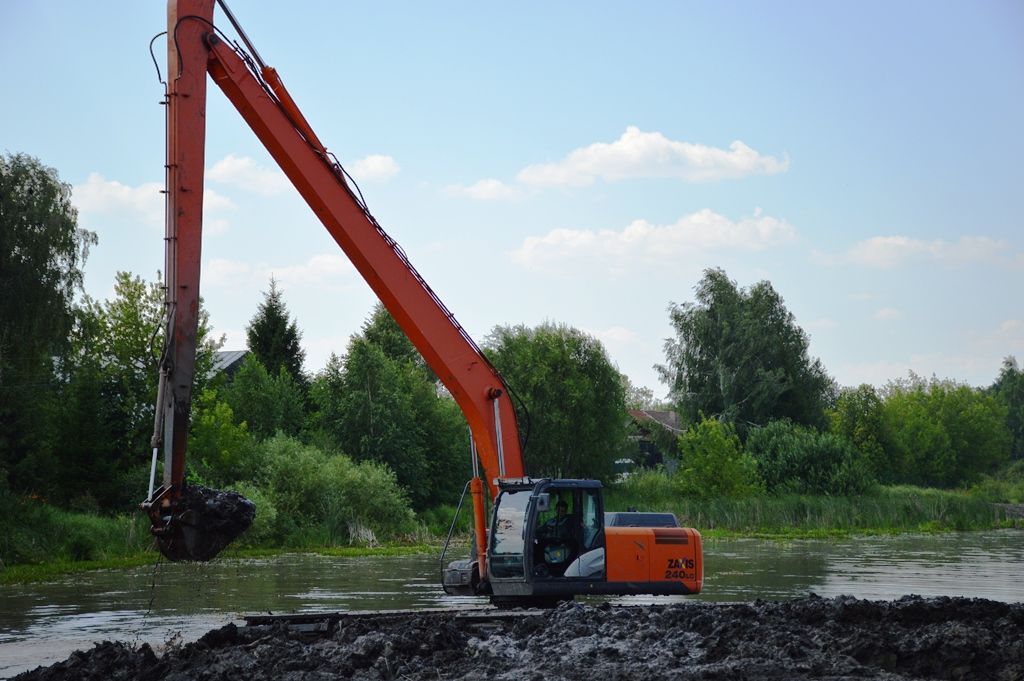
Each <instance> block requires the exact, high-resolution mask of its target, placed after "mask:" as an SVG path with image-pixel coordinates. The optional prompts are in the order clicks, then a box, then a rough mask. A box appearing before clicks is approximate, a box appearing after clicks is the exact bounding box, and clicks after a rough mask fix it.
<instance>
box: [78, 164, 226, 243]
mask: <svg viewBox="0 0 1024 681" xmlns="http://www.w3.org/2000/svg"><path fill="white" fill-rule="evenodd" d="M163 188H164V185H163V184H162V183H160V182H146V183H143V184H140V185H138V186H137V187H132V186H130V185H126V184H123V183H121V182H118V181H117V180H108V179H107V178H105V177H103V176H102V175H100V174H99V173H90V174H89V177H88V178H87V179H86V181H85V183H84V184H80V185H75V187H74V188H73V189H72V192H71V196H72V202H73V203H74V204H75V207H76V208H78V211H79V213H80V214H81V215H82V217H83V219H84V221H86V222H88V221H89V220H92V219H94V218H96V217H99V216H103V217H110V216H115V217H120V218H122V219H125V220H138V221H140V222H142V223H144V224H146V225H149V226H152V227H162V226H163V224H164V194H163V193H162V192H163ZM203 202H204V212H206V213H209V212H212V211H217V210H227V209H232V208H234V207H235V204H234V203H233V202H232V201H231V199H229V198H227V197H226V196H224V195H222V194H218V193H217V192H216V191H214V190H212V189H210V188H207V189H206V190H205V191H204V193H203ZM227 228H228V222H227V221H226V220H224V219H223V218H219V219H213V218H210V217H209V216H208V215H204V229H206V231H207V233H213V234H219V233H221V232H224V231H226V230H227Z"/></svg>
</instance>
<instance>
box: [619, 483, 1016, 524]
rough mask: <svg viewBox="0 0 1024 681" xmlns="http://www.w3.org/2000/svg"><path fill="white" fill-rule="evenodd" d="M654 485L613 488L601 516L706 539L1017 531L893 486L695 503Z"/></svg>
mask: <svg viewBox="0 0 1024 681" xmlns="http://www.w3.org/2000/svg"><path fill="white" fill-rule="evenodd" d="M651 477H653V476H651ZM652 482H654V483H655V484H653V485H646V486H645V485H639V484H631V485H622V486H617V487H612V488H611V489H609V490H608V492H607V495H606V501H605V508H606V509H607V510H611V511H619V510H625V509H627V508H630V507H635V508H637V509H639V510H652V511H671V512H673V513H675V514H676V516H677V517H678V518H679V520H680V522H681V523H683V524H684V525H687V526H690V527H694V528H696V529H698V530H699V531H700V532H701V533H702V534H706V535H707V536H709V537H714V536H719V537H730V536H742V537H768V538H795V537H842V536H849V535H854V534H896V533H900V532H945V531H953V530H987V529H994V528H999V527H1012V526H1014V523H1015V521H1013V520H1008V519H1006V518H1003V517H1001V516H1000V514H998V513H997V512H996V510H995V509H994V508H993V506H992V504H991V503H990V502H989V501H988V500H986V499H984V498H982V497H980V496H978V495H972V494H970V493H968V492H962V491H947V490H936V489H925V488H918V487H908V486H897V487H880V488H877V490H876V491H875V492H873V493H871V494H865V495H861V496H857V497H828V496H806V495H795V494H793V495H781V496H767V495H759V496H750V497H744V498H738V499H693V498H683V497H679V496H678V495H676V494H674V493H673V490H672V489H671V487H670V486H669V485H665V484H659V482H658V481H657V480H653V481H652ZM1017 522H1018V523H1019V521H1017Z"/></svg>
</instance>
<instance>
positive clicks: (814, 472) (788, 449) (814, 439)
mask: <svg viewBox="0 0 1024 681" xmlns="http://www.w3.org/2000/svg"><path fill="white" fill-rule="evenodd" d="M747 451H748V452H750V454H751V455H752V456H753V457H754V460H755V461H756V462H757V469H758V471H759V472H760V474H761V478H762V479H763V480H764V483H765V487H766V488H767V490H768V491H769V492H773V493H787V492H789V493H798V494H831V495H851V494H861V493H863V492H866V491H867V490H868V489H870V488H871V486H872V485H873V484H874V479H873V477H872V475H871V472H870V467H869V465H868V463H867V461H866V460H865V459H864V457H863V455H862V454H861V453H860V452H859V451H858V450H857V448H856V447H854V446H853V444H852V443H851V442H850V441H849V440H847V439H845V438H843V437H840V436H838V435H835V434H833V433H819V432H817V431H814V430H811V429H809V428H804V427H801V426H798V425H795V424H794V423H792V422H790V421H773V422H771V423H769V424H768V425H767V426H764V427H763V428H758V429H757V430H755V431H753V432H752V433H751V435H750V438H749V439H748V440H747Z"/></svg>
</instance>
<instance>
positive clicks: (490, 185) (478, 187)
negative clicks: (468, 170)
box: [445, 179, 523, 201]
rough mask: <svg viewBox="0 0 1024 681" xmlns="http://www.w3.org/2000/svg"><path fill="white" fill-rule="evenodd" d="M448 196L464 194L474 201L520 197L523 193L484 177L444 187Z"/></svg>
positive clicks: (505, 199)
mask: <svg viewBox="0 0 1024 681" xmlns="http://www.w3.org/2000/svg"><path fill="white" fill-rule="evenodd" d="M445 193H447V194H448V195H450V196H465V197H468V198H471V199H475V200H476V201H508V200H513V199H518V198H520V197H521V196H522V195H523V193H522V192H521V191H520V190H518V189H516V188H515V187H510V186H508V185H507V184H505V183H504V182H502V181H500V180H494V179H486V180H480V181H479V182H475V183H474V184H471V185H469V186H465V185H460V184H452V185H448V186H447V187H445Z"/></svg>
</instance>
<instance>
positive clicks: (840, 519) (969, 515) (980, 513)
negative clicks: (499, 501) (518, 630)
mask: <svg viewBox="0 0 1024 681" xmlns="http://www.w3.org/2000/svg"><path fill="white" fill-rule="evenodd" d="M1021 499H1024V464H1020V463H1018V464H1016V465H1015V466H1012V467H1010V469H1008V470H1007V471H1005V472H1004V474H1001V475H999V476H995V477H993V478H989V479H986V480H985V481H983V482H982V483H980V484H979V485H976V486H975V487H972V488H971V489H970V490H967V491H949V490H937V489H926V488H919V487H909V486H897V487H878V488H876V490H875V491H874V492H873V493H871V494H866V495H862V496H858V497H828V496H805V495H783V496H767V495H758V496H750V497H745V498H738V499H728V498H720V499H694V498H685V497H681V496H679V495H678V493H677V492H676V491H675V489H674V488H673V486H672V484H671V481H670V480H669V479H668V478H666V477H665V476H664V475H663V474H660V473H653V472H647V473H642V474H640V475H638V476H634V478H633V479H631V480H630V481H629V483H628V484H624V485H613V486H611V487H609V488H607V489H606V491H605V508H606V510H609V511H621V510H626V509H628V508H630V507H635V508H638V509H640V510H651V511H671V512H673V513H675V514H676V516H677V517H678V518H679V519H680V521H681V522H682V523H683V524H684V525H687V526H691V527H695V528H697V529H698V530H700V532H701V534H702V535H704V536H705V537H708V538H715V537H723V538H724V537H760V538H770V539H782V540H785V539H795V538H835V537H846V536H851V535H873V534H898V533H904V532H946V531H953V530H988V529H994V528H1000V527H1024V521H1022V520H1021V519H1016V520H1014V519H1007V518H1005V517H1002V516H1001V515H1000V514H999V513H998V512H997V510H996V508H995V507H994V506H993V504H994V503H997V502H999V503H1021V501H1020V500H1021ZM453 513H454V507H439V508H437V509H433V510H431V511H428V512H425V513H422V514H420V515H419V517H418V521H419V522H418V526H419V530H418V531H417V532H415V533H413V534H410V535H408V536H402V537H397V538H393V539H392V540H391V541H384V542H381V543H380V544H374V545H371V546H367V545H360V546H349V545H339V543H338V540H337V537H336V536H335V535H334V533H332V532H329V531H327V530H326V529H324V528H320V527H319V526H313V527H306V528H295V531H293V532H291V533H289V534H288V535H287V536H286V537H285V539H284V540H283V541H280V542H274V543H272V544H270V545H257V546H245V545H235V546H233V547H231V548H229V549H228V550H227V551H225V552H224V553H223V556H224V557H226V558H264V557H271V556H276V555H281V554H285V553H295V552H303V553H317V554H321V555H327V556H346V557H358V556H395V555H408V554H412V553H427V552H434V551H438V550H439V549H440V546H441V543H442V542H443V541H444V537H445V535H446V534H447V532H448V526H449V523H450V522H451V516H452V514H453ZM470 517H471V511H470V509H463V512H462V517H461V518H460V523H459V525H458V527H457V531H456V537H455V541H456V542H462V543H465V540H466V538H467V537H468V535H469V519H470ZM156 560H157V553H156V551H155V550H154V549H153V545H152V538H151V536H150V534H149V521H148V519H147V518H146V517H145V516H143V515H142V514H141V513H139V514H134V515H123V516H115V517H108V516H99V515H92V514H86V513H74V512H70V511H64V510H61V509H57V508H54V507H52V506H49V505H47V504H45V503H42V502H40V501H38V500H33V499H20V498H15V497H14V496H12V495H10V494H7V495H0V584H13V583H23V582H31V581H41V580H47V579H53V578H55V577H58V576H60V575H66V574H73V573H76V572H82V571H85V570H97V569H117V568H129V567H138V566H141V565H147V564H152V563H154V562H156Z"/></svg>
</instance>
